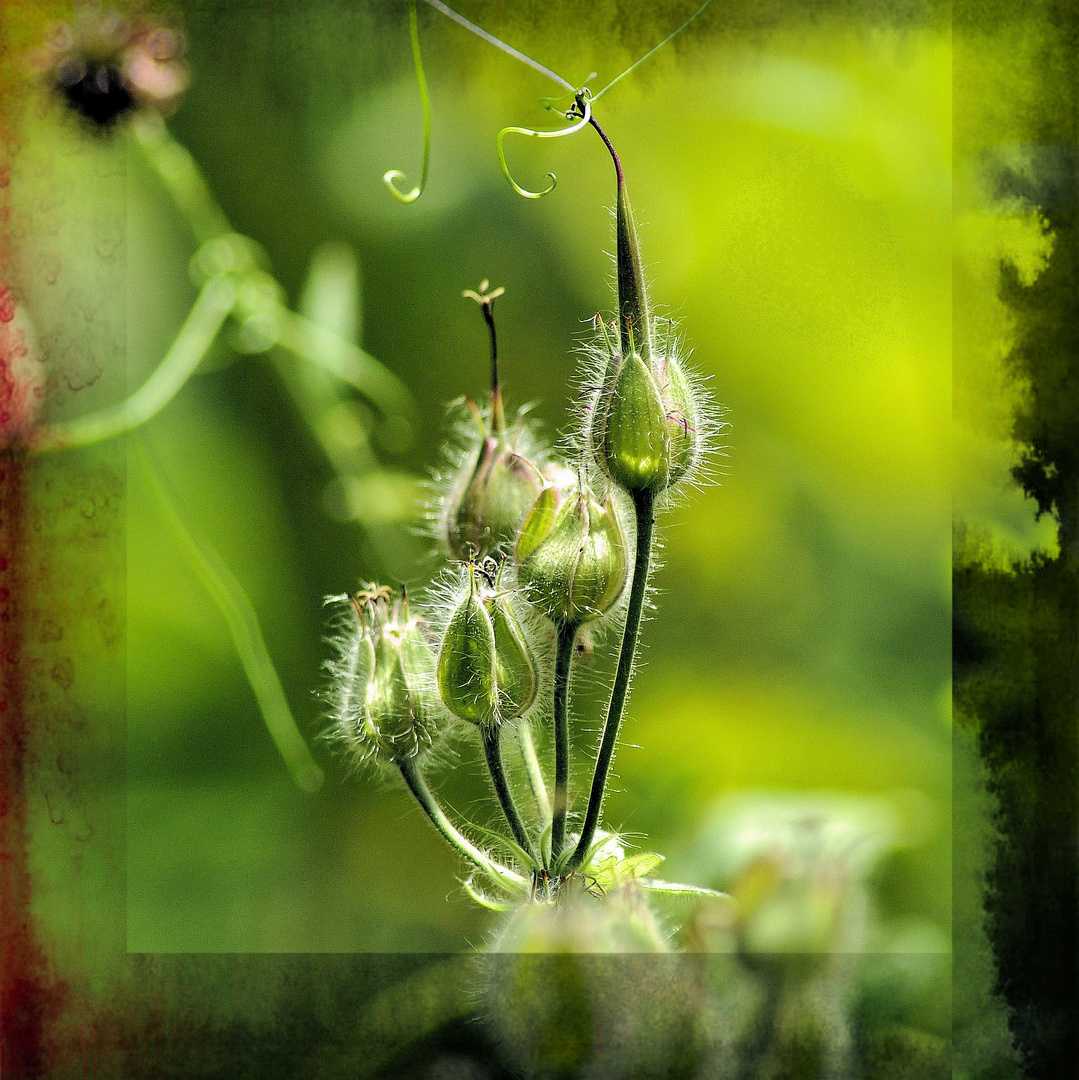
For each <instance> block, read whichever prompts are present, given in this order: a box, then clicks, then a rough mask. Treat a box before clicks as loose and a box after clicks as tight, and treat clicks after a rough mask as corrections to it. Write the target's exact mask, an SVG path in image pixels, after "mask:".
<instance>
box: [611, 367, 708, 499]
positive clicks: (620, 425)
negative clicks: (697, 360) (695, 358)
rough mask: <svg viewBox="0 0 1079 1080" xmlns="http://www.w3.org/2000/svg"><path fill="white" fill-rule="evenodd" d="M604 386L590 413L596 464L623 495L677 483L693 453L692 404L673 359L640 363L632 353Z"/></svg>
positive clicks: (693, 405)
mask: <svg viewBox="0 0 1079 1080" xmlns="http://www.w3.org/2000/svg"><path fill="white" fill-rule="evenodd" d="M616 359H617V358H616ZM609 381H610V389H609V390H608V389H607V388H605V389H604V391H602V392H601V393H600V395H599V397H598V399H597V401H596V404H595V408H594V409H593V419H592V430H591V439H590V441H591V445H592V450H593V453H594V454H595V458H596V461H597V462H598V463H599V465H600V467H601V468H602V469H603V471H604V472H605V473H606V474H607V475H608V476H609V477H610V478H611V479H612V480H613V481H614V482H615V483H616V484H618V485H619V487H622V488H624V489H625V490H626V491H629V492H635V491H651V492H660V491H662V490H663V489H664V488H667V487H669V486H671V485H672V484H674V483H677V481H678V480H680V479H681V478H682V477H683V476H684V475H685V474H686V472H687V471H688V470H689V467H690V465H691V464H692V463H693V459H694V455H695V453H696V450H697V431H696V420H697V408H696V402H695V401H694V397H693V392H692V390H691V388H690V386H689V383H688V381H687V380H686V376H685V373H684V372H683V370H682V367H681V364H679V362H678V361H677V360H676V359H675V358H673V357H658V358H655V359H653V360H652V361H651V362H649V363H646V362H645V361H644V360H643V359H642V358H641V356H640V354H639V353H636V352H634V353H632V354H631V355H630V357H629V359H628V360H626V361H624V362H622V363H621V364H617V363H616V364H615V374H614V377H613V379H610V380H609Z"/></svg>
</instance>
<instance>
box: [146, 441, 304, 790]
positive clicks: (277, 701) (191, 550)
mask: <svg viewBox="0 0 1079 1080" xmlns="http://www.w3.org/2000/svg"><path fill="white" fill-rule="evenodd" d="M133 451H134V457H135V459H136V461H137V462H138V464H139V468H140V469H141V471H142V473H143V475H144V476H145V478H146V481H147V484H148V486H149V488H150V490H151V491H152V492H153V495H154V498H155V499H156V501H157V504H158V507H159V509H160V510H161V513H162V516H163V517H164V518H165V520H166V521H168V523H169V524H170V525H171V526H172V530H173V532H174V533H175V535H176V538H177V540H179V542H180V545H181V547H182V548H183V549H184V554H185V555H186V556H187V558H188V561H189V562H190V563H191V566H192V567H193V569H194V570H195V573H196V574H197V575H198V578H199V580H200V581H201V582H202V583H203V585H204V586H205V587H206V591H207V592H209V594H210V596H211V597H212V598H213V601H214V603H215V604H216V605H217V607H218V608H219V610H220V611H221V614H222V615H224V617H225V622H226V623H227V624H228V628H229V633H230V634H231V636H232V641H233V644H234V645H235V646H236V652H237V653H238V654H239V656H240V663H241V664H243V668H244V672H245V674H246V675H247V679H248V682H250V684H251V689H252V690H254V692H255V697H256V699H257V700H258V705H259V709H260V710H261V712H262V717H263V719H264V720H265V721H266V727H267V728H268V729H269V732H270V736H271V738H272V739H273V741H274V744H275V745H276V746H277V749H278V750H279V751H280V753H281V757H282V758H284V761H285V764H286V766H288V770H289V772H290V773H291V774H292V778H293V779H294V780H295V781H296V783H297V784H298V785H299V786H300V787H301V788H303V790H304V791H317V790H318V789H319V788H320V787H321V786H322V781H323V773H322V769H320V768H319V766H318V765H317V764H316V763H315V761H314V759H313V758H312V757H311V752H310V751H309V750H308V749H307V744H306V743H305V742H304V740H303V736H302V735H301V734H300V732H299V729H298V728H297V726H296V721H295V719H294V718H293V716H292V711H291V710H290V709H289V705H288V700H287V699H286V698H285V692H284V690H283V689H282V688H281V680H280V679H279V678H278V676H277V671H276V670H275V669H274V665H273V661H272V660H271V659H270V654H269V652H268V651H267V649H266V642H265V641H264V640H263V637H262V630H261V629H260V628H259V622H258V616H257V615H256V614H255V609H254V608H253V607H252V605H251V601H250V600H249V599H248V598H247V595H246V593H245V592H244V591H243V588H242V587H241V586H240V583H239V582H238V581H237V580H236V578H235V577H234V576H233V574H232V571H231V570H229V568H228V567H227V566H226V565H225V564H224V563H223V562H222V561H221V558H220V557H219V556H218V554H217V552H216V551H214V549H213V548H212V547H211V546H210V545H209V544H208V543H207V542H206V541H205V540H203V539H202V538H201V537H199V536H197V535H196V534H195V533H194V532H193V531H192V530H191V529H190V528H189V527H188V526H187V525H186V524H185V523H184V520H183V518H182V517H181V515H180V511H179V509H178V508H177V506H176V501H175V497H174V496H173V495H172V493H171V492H170V491H169V489H168V486H167V481H166V480H165V478H164V476H163V475H162V474H161V472H160V470H159V469H158V468H157V467H156V465H155V463H154V460H153V457H152V455H151V452H150V450H149V448H148V447H147V445H146V443H145V441H144V440H143V439H142V438H141V437H137V438H136V439H134V441H133Z"/></svg>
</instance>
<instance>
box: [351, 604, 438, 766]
mask: <svg viewBox="0 0 1079 1080" xmlns="http://www.w3.org/2000/svg"><path fill="white" fill-rule="evenodd" d="M347 599H348V600H349V602H350V603H351V605H352V608H353V611H354V613H355V616H356V630H355V634H354V635H351V636H350V639H349V644H348V652H347V654H346V655H345V657H344V659H343V670H342V671H341V672H340V673H339V674H340V675H341V676H342V681H341V689H340V701H339V703H338V704H339V713H340V724H339V727H340V734H341V735H342V736H343V737H344V738H346V739H347V741H348V742H349V743H350V744H351V746H352V747H353V749H354V750H355V751H356V752H357V753H358V755H359V756H360V757H362V758H370V759H373V760H375V761H377V762H379V763H381V764H388V765H394V764H399V763H400V762H402V761H406V760H410V759H414V758H416V757H418V756H419V755H421V754H422V753H424V752H425V751H427V750H429V749H430V748H431V746H432V745H433V744H434V742H435V740H436V739H437V737H438V735H439V734H440V733H441V730H442V727H443V724H442V722H441V717H440V715H439V713H438V710H437V709H436V708H434V706H433V702H432V695H431V688H432V686H433V684H434V660H433V657H432V655H431V649H430V646H429V644H428V641H427V638H426V636H425V633H424V621H423V619H421V618H419V617H417V616H414V615H410V614H409V610H408V597H407V595H406V594H405V592H404V591H403V590H402V593H401V595H400V596H395V595H394V593H393V591H392V590H391V589H388V588H386V587H384V586H370V587H368V588H367V589H365V590H363V591H362V592H359V593H357V594H356V595H355V596H351V597H348V598H347Z"/></svg>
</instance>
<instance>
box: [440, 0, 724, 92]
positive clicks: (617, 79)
mask: <svg viewBox="0 0 1079 1080" xmlns="http://www.w3.org/2000/svg"><path fill="white" fill-rule="evenodd" d="M428 2H430V0H428ZM711 6H712V0H704V3H703V4H701V6H700V7H699V8H697V10H696V11H695V12H694V13H693V14H692V15H690V17H689V18H688V19H686V21H685V22H684V23H682V25H681V26H680V27H678V29H677V30H675V31H674V32H673V33H671V34H668V35H667V36H666V37H665V38H664V39H663V40H662V41H661V42H660V43H659V44H658V45H656V46H655V47H653V48H651V49H649V50H648V52H646V53H645V54H644V56H642V57H641V58H640V60H635V61H634V62H633V63H632V64H630V65H629V67H628V68H626V70H625V71H623V72H622V74H621V75H616V76H615V77H614V78H613V79H612V80H611V81H610V82H609V83H608V84H607V85H606V86H605V87H604V88H603V89H602V90H600V91H598V92H597V93H595V94H593V95H592V100H593V101H599V99H600V98H601V97H603V95H604V94H606V93H607V91H608V90H610V89H612V88H613V87H615V86H616V85H617V84H618V83H620V82H621V81H622V80H623V79H624V78H625V77H626V76H627V75H628V74H629V73H630V72H631V71H636V70H637V68H639V67H640V66H641V64H643V63H644V62H645V61H646V60H649V59H651V58H652V57H653V56H655V54H656V53H658V52H659V50H660V49H662V48H663V46H664V45H666V44H667V43H668V42H669V41H672V40H673V39H674V38H676V37H678V35H679V34H680V33H681V32H682V31H683V30H685V29H686V27H687V26H689V25H690V23H693V22H696V21H697V19H699V18H700V17H701V15H703V14H704V13H705V11H706V10H707V9H708V8H710V7H711Z"/></svg>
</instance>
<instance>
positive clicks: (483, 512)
mask: <svg viewBox="0 0 1079 1080" xmlns="http://www.w3.org/2000/svg"><path fill="white" fill-rule="evenodd" d="M519 435H520V431H519V430H516V431H515V430H513V429H511V430H510V431H509V432H505V431H494V430H493V429H491V428H485V431H484V437H483V444H482V445H481V446H480V451H479V455H478V456H477V458H476V460H475V462H474V463H473V462H471V461H470V462H469V463H468V465H467V466H466V468H465V470H464V471H463V472H462V475H461V477H460V479H459V481H458V483H457V484H456V485H455V486H454V489H453V490H454V494H453V495H451V497H450V505H449V508H448V512H447V516H446V525H447V529H446V539H447V541H448V543H449V547H450V550H451V551H452V552H453V553H454V554H455V555H456V556H457V557H458V558H459V559H469V558H473V559H474V558H478V557H480V556H482V555H491V554H494V553H495V552H496V551H499V550H506V549H508V548H509V547H511V546H512V544H513V542H514V540H515V539H516V538H517V530H518V529H519V528H520V527H521V522H522V521H524V519H525V515H526V514H527V513H528V511H529V508H530V507H531V506H532V504H533V503H534V502H535V501H536V496H537V495H538V494H539V492H540V489H541V488H542V487H543V476H542V474H541V473H540V471H539V469H537V468H536V466H535V465H533V464H532V462H531V461H529V460H528V458H527V457H526V456H525V455H524V454H523V453H521V452H520V451H519V450H518V449H517V448H516V446H515V445H514V443H515V441H516V439H515V436H519Z"/></svg>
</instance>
